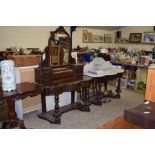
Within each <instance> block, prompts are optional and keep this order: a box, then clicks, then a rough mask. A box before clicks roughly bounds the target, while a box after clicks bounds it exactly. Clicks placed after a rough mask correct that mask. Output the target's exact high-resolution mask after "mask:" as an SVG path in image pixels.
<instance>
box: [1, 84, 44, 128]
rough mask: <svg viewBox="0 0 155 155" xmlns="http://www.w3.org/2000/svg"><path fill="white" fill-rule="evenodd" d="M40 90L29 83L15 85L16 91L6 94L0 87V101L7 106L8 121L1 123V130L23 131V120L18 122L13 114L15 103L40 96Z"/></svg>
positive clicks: (14, 113)
mask: <svg viewBox="0 0 155 155" xmlns="http://www.w3.org/2000/svg"><path fill="white" fill-rule="evenodd" d="M41 92H42V88H41V87H40V86H39V85H37V84H35V83H30V82H23V83H20V84H17V85H16V90H14V91H10V92H6V91H3V90H2V86H0V100H6V101H7V104H8V120H7V121H5V122H3V124H2V129H10V128H15V127H19V128H21V129H25V125H24V122H23V120H19V119H18V118H17V115H16V112H15V101H16V100H19V99H24V98H26V97H28V96H29V97H33V96H36V95H38V94H41Z"/></svg>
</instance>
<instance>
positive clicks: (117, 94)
mask: <svg viewBox="0 0 155 155" xmlns="http://www.w3.org/2000/svg"><path fill="white" fill-rule="evenodd" d="M117 83H118V84H117V88H116V97H118V98H120V97H121V96H120V92H121V76H119V77H118V79H117Z"/></svg>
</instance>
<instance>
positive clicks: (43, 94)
mask: <svg viewBox="0 0 155 155" xmlns="http://www.w3.org/2000/svg"><path fill="white" fill-rule="evenodd" d="M41 105H42V112H46V111H47V109H46V94H45V90H43V92H42V93H41Z"/></svg>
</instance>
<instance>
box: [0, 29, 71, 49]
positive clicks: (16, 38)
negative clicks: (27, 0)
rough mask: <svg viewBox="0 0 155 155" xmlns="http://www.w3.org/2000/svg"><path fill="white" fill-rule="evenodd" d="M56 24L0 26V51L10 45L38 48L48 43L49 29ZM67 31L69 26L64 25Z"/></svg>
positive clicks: (42, 47)
mask: <svg viewBox="0 0 155 155" xmlns="http://www.w3.org/2000/svg"><path fill="white" fill-rule="evenodd" d="M56 28H57V27H56V26H0V51H3V50H6V48H10V47H15V46H16V47H17V49H19V47H23V48H40V50H43V49H44V48H45V47H46V46H47V45H48V38H49V36H50V31H54V30H55V29H56ZM65 29H66V30H67V31H68V32H69V27H65Z"/></svg>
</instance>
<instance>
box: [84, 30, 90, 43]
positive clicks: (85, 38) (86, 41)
mask: <svg viewBox="0 0 155 155" xmlns="http://www.w3.org/2000/svg"><path fill="white" fill-rule="evenodd" d="M88 35H89V33H88V30H83V42H84V43H88V39H89V36H88Z"/></svg>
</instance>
